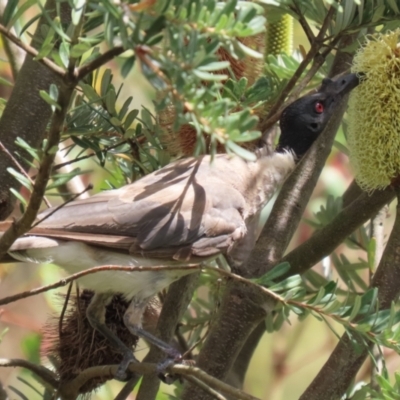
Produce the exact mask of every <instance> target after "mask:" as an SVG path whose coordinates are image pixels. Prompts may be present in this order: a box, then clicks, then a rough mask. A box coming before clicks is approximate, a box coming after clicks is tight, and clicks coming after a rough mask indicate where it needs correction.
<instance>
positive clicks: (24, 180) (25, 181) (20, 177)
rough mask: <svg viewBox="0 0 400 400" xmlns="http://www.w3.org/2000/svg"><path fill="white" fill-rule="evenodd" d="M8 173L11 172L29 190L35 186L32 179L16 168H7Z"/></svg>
mask: <svg viewBox="0 0 400 400" xmlns="http://www.w3.org/2000/svg"><path fill="white" fill-rule="evenodd" d="M7 171H8V173H10V174H11V175H12V176H13V177H14V178H15V179H16V180H17V181H18V182H19V183H20V184H21V185H23V186H25V187H26V188H27V189H28V190H29V191H32V189H33V186H32V183H31V181H30V180H29V179H28V178H27V177H26V176H25V175H22V174H21V173H20V172H17V171H16V170H15V169H14V168H11V167H9V168H7Z"/></svg>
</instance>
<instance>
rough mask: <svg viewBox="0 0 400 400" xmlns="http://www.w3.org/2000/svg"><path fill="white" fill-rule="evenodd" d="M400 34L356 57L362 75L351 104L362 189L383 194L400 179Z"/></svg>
mask: <svg viewBox="0 0 400 400" xmlns="http://www.w3.org/2000/svg"><path fill="white" fill-rule="evenodd" d="M399 36H400V29H397V30H396V31H394V32H389V33H386V34H377V35H374V36H372V37H370V38H369V39H368V41H367V43H366V44H365V45H364V46H363V47H362V48H361V49H360V50H359V52H358V53H357V54H356V56H355V57H354V61H353V68H352V71H353V72H355V73H360V74H361V75H362V78H361V79H362V83H361V84H360V85H359V86H358V87H357V88H355V89H354V91H353V92H352V95H351V97H350V101H349V111H348V114H349V118H348V120H349V129H348V143H349V148H350V159H351V163H352V165H353V168H354V172H355V176H356V180H357V182H358V184H359V185H360V186H361V187H362V188H363V189H364V190H367V191H371V190H374V189H382V188H384V187H386V186H388V185H390V183H391V182H392V181H393V180H394V179H395V178H397V177H398V176H399V175H400V46H399V44H398V42H399Z"/></svg>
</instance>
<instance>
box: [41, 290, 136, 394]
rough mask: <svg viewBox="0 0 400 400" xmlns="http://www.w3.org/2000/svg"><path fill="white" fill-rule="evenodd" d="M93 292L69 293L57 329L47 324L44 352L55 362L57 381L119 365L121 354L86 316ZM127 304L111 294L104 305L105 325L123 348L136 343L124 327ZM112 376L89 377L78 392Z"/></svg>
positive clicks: (64, 380) (54, 324) (84, 392)
mask: <svg viewBox="0 0 400 400" xmlns="http://www.w3.org/2000/svg"><path fill="white" fill-rule="evenodd" d="M92 297H93V292H91V291H89V290H84V291H83V292H82V293H81V294H80V296H79V298H78V297H76V296H71V298H70V299H69V304H70V305H69V307H68V308H67V311H66V313H65V315H64V318H63V321H62V324H61V327H62V328H61V332H59V323H58V321H55V322H54V321H52V322H50V323H48V325H47V326H46V328H45V332H44V341H47V342H50V345H49V347H48V348H46V350H45V355H46V356H48V357H51V358H53V359H55V360H56V361H57V373H58V375H59V379H60V382H61V384H62V383H65V382H70V381H71V380H72V379H74V378H76V377H77V376H78V375H79V373H80V372H82V371H83V370H85V369H86V368H89V367H94V366H101V365H111V364H119V363H120V362H121V361H122V354H121V353H120V352H119V351H118V350H116V349H115V348H114V347H113V346H111V345H110V343H109V341H108V339H106V338H105V337H104V336H103V335H102V334H101V333H99V332H97V331H95V330H93V328H92V326H91V325H90V323H89V321H88V319H87V318H86V309H87V307H88V305H89V303H90V300H91V299H92ZM128 305H129V302H127V301H125V300H124V299H123V298H122V296H118V295H117V296H114V298H113V300H112V302H111V303H110V304H109V305H108V306H107V308H106V325H107V327H108V328H110V330H111V331H112V332H114V333H115V334H116V335H117V336H118V337H119V338H120V339H121V340H122V342H123V343H125V344H126V346H127V347H129V348H132V347H134V346H136V343H137V341H138V338H137V337H135V336H133V335H132V334H131V333H130V332H129V331H128V329H127V328H126V327H125V325H124V322H123V315H124V313H125V311H126V309H127V307H128ZM109 379H113V376H111V375H110V376H109V377H101V378H93V379H90V380H89V381H87V382H86V383H85V384H84V385H83V386H82V387H81V388H80V389H79V393H81V394H89V393H90V392H92V391H93V390H95V389H96V388H98V387H99V386H101V385H102V384H103V383H105V382H106V381H107V380H109Z"/></svg>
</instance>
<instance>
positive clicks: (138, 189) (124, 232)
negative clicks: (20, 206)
mask: <svg viewBox="0 0 400 400" xmlns="http://www.w3.org/2000/svg"><path fill="white" fill-rule="evenodd" d="M358 83H359V78H358V77H357V75H355V74H347V75H344V76H341V77H339V78H337V79H334V80H332V79H329V78H326V79H324V80H323V81H322V84H321V86H320V88H319V89H318V90H317V91H316V92H315V93H313V94H309V95H306V96H304V97H301V98H299V99H298V100H296V101H294V102H293V103H292V104H290V105H289V106H288V107H287V108H285V109H284V110H283V112H282V114H281V118H280V128H281V134H280V138H279V142H278V145H277V147H276V149H275V151H274V152H273V153H272V154H271V153H270V154H265V153H263V152H260V154H259V156H258V157H257V159H256V161H246V160H244V159H242V158H240V157H239V156H237V155H232V154H217V155H214V156H213V157H211V156H210V155H202V156H198V157H188V158H184V159H180V160H177V161H175V162H173V163H171V164H169V165H167V166H165V167H163V168H161V169H159V170H157V171H154V172H152V173H150V174H149V175H147V176H145V177H143V178H141V179H139V180H138V181H136V182H134V183H131V184H129V185H126V186H123V187H121V188H119V189H114V190H109V191H104V192H101V193H98V194H95V195H94V196H92V197H89V198H87V199H82V200H74V201H72V202H70V203H68V204H66V205H65V206H64V207H62V208H59V209H56V210H55V209H54V208H49V209H48V210H46V211H44V212H42V213H41V214H40V215H39V216H38V218H37V220H38V221H40V222H39V224H38V225H37V226H35V227H34V228H33V229H31V231H29V232H28V233H26V234H25V235H24V236H22V237H20V238H19V239H17V240H16V241H15V242H14V244H13V245H12V246H11V248H10V249H9V252H8V254H9V255H10V256H11V257H13V259H15V260H19V261H23V262H26V261H28V262H34V263H53V264H57V265H58V266H60V267H62V268H63V269H65V270H66V271H67V272H68V273H69V274H73V273H76V272H80V271H83V270H86V269H88V268H91V267H97V266H102V265H120V266H143V267H144V266H149V267H152V266H153V267H154V266H160V265H172V266H176V265H179V266H185V265H188V263H190V264H202V263H203V262H205V261H208V260H212V259H214V258H216V257H217V256H219V255H220V254H223V255H225V256H226V257H228V260H229V262H230V263H231V265H232V266H233V268H235V270H239V271H240V266H241V265H242V264H243V263H244V262H245V260H246V255H244V254H243V253H244V252H243V243H245V242H246V240H248V238H249V237H254V233H253V232H251V230H252V226H251V223H250V221H254V220H255V219H257V217H258V215H259V213H260V211H261V210H262V209H263V207H264V206H265V205H266V204H267V203H268V201H269V200H270V199H271V197H272V196H273V195H274V193H275V192H276V190H277V188H278V187H279V186H280V185H281V184H282V182H283V181H284V180H285V178H286V177H287V176H288V175H289V174H290V172H291V171H292V170H293V169H294V168H295V166H296V164H297V163H298V162H299V161H300V160H301V158H302V157H303V156H304V155H305V154H306V152H307V151H308V149H309V148H310V147H311V145H312V144H313V143H314V142H315V140H316V139H317V138H318V136H319V135H320V134H321V132H322V131H323V130H324V128H325V127H326V125H327V123H328V121H329V120H330V118H331V117H332V115H333V114H334V112H335V109H336V108H335V105H336V103H339V102H340V101H341V100H342V98H343V97H344V96H345V95H347V94H348V93H349V92H350V91H351V90H352V89H353V88H355V87H356V86H357V85H358ZM10 224H11V222H10V221H5V222H2V223H0V236H1V235H2V233H1V232H4V231H5V230H6V229H7V228H8V227H9V226H10ZM253 241H254V240H253ZM247 253H248V252H247ZM192 272H194V270H193V269H188V270H185V269H179V270H157V269H155V270H154V271H151V270H148V271H147V270H146V271H141V272H138V271H132V272H125V271H111V270H108V271H101V272H98V273H95V274H91V275H86V276H83V277H81V278H80V279H79V280H78V282H79V284H80V285H81V286H83V287H84V288H87V289H90V290H93V291H94V292H95V295H94V297H93V299H92V301H91V303H90V304H89V307H88V309H87V318H88V320H89V322H90V324H91V325H92V327H93V328H94V329H97V330H98V331H100V332H101V333H102V334H103V335H104V336H105V337H106V338H107V339H108V340H109V342H110V343H111V344H112V345H113V346H115V347H116V348H117V349H118V350H119V351H120V352H121V353H122V354H123V360H122V362H121V364H120V366H119V368H118V371H117V378H119V379H123V378H124V376H126V375H125V373H126V371H127V369H128V367H129V364H130V363H131V362H137V361H136V359H135V357H134V356H133V352H132V349H129V348H127V347H126V346H125V345H124V344H123V343H122V341H121V340H120V339H119V338H118V337H117V336H116V335H114V334H113V333H112V332H111V331H110V330H109V329H108V328H107V326H106V325H105V322H104V315H105V307H106V305H107V304H109V302H110V301H111V299H112V297H113V295H114V294H117V293H119V294H122V296H123V297H124V298H125V299H126V300H128V301H129V302H130V305H129V307H128V309H127V311H126V313H125V315H124V324H125V326H126V327H127V329H128V330H129V331H130V332H131V333H132V334H133V335H136V336H140V337H143V338H145V339H146V340H148V341H149V342H150V343H152V344H154V345H156V346H158V347H160V348H161V349H162V350H164V352H165V353H166V354H167V356H168V357H170V358H172V359H173V360H178V359H179V357H180V355H179V353H178V351H177V350H175V349H173V348H172V347H171V346H169V345H168V344H167V343H164V342H162V341H161V340H159V339H158V338H156V337H155V336H153V335H152V334H150V333H148V332H146V331H145V330H144V329H143V328H142V325H141V322H142V315H143V312H144V310H145V308H146V305H147V303H148V301H149V300H150V299H151V298H152V297H153V296H154V295H155V294H157V293H158V292H159V291H161V290H162V289H164V288H166V287H167V286H168V285H169V284H171V283H172V282H174V281H175V280H177V279H179V278H180V277H182V276H184V275H186V274H189V273H192Z"/></svg>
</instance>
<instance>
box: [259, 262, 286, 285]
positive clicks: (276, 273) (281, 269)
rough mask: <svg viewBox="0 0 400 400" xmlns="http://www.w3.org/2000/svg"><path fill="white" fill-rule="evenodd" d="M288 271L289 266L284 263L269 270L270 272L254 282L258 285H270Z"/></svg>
mask: <svg viewBox="0 0 400 400" xmlns="http://www.w3.org/2000/svg"><path fill="white" fill-rule="evenodd" d="M289 270H290V264H289V263H288V262H286V261H285V262H283V263H280V264H278V265H276V266H275V267H274V268H272V269H271V271H268V272H267V273H266V274H264V275H263V276H261V277H260V278H257V279H256V280H255V282H256V283H258V284H259V285H268V284H269V283H271V281H273V280H274V279H276V278H279V277H280V276H282V275H284V274H286V272H288V271H289Z"/></svg>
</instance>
